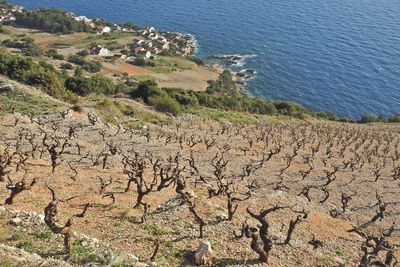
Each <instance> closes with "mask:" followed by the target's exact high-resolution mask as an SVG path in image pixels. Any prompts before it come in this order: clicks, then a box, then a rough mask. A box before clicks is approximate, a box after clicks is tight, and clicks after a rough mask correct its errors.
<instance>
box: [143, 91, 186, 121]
mask: <svg viewBox="0 0 400 267" xmlns="http://www.w3.org/2000/svg"><path fill="white" fill-rule="evenodd" d="M149 104H151V105H153V106H154V107H155V108H156V110H158V111H161V112H168V113H171V114H173V115H175V116H176V115H178V114H179V113H181V106H180V105H179V103H178V102H177V101H176V100H175V99H173V98H172V97H170V96H168V95H167V94H162V95H159V96H153V97H151V98H150V99H149Z"/></svg>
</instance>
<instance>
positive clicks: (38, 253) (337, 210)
mask: <svg viewBox="0 0 400 267" xmlns="http://www.w3.org/2000/svg"><path fill="white" fill-rule="evenodd" d="M399 129H400V127H398V126H384V125H372V126H360V125H350V124H339V123H321V122H312V123H300V122H299V123H297V124H296V123H295V124H276V123H274V124H272V123H268V122H264V123H260V125H259V126H249V125H230V124H221V123H217V122H214V121H211V120H204V119H199V118H195V117H189V116H183V117H180V118H178V119H176V120H174V122H173V123H172V124H170V125H164V126H162V127H160V126H153V125H148V126H145V127H144V128H143V129H135V130H131V129H124V128H123V127H122V126H119V127H118V126H114V125H109V124H105V123H102V122H101V121H98V120H97V117H96V116H95V115H90V116H88V114H78V113H75V112H73V111H69V112H68V114H63V113H60V114H51V115H47V116H39V117H31V118H28V117H26V116H21V115H19V114H14V115H13V114H9V115H5V116H3V117H2V118H0V155H2V159H3V162H2V161H0V168H1V164H3V166H4V165H6V164H5V160H4V159H5V158H7V157H8V155H12V154H14V155H13V156H12V160H11V161H10V164H8V165H6V167H5V168H4V169H5V173H6V174H5V175H3V179H4V181H3V182H0V198H1V199H3V200H5V199H6V198H7V197H8V196H9V195H10V190H9V188H10V187H12V186H13V185H14V184H15V183H17V182H18V181H22V179H23V178H25V183H26V184H27V185H29V184H30V183H31V181H33V180H36V183H35V184H34V185H32V186H31V188H29V190H24V191H22V192H21V193H20V194H18V195H17V196H16V197H15V199H14V202H13V203H12V204H11V205H3V206H1V207H0V226H1V228H0V255H1V256H2V257H1V259H2V261H3V264H15V265H21V266H24V265H26V266H32V265H39V264H44V265H45V266H46V265H47V266H55V265H59V266H68V265H84V264H89V265H90V264H98V265H108V266H135V265H142V264H144V263H147V264H157V265H159V266H192V265H194V264H195V263H194V252H195V251H196V249H197V247H198V245H199V244H200V242H201V241H202V240H208V241H210V242H211V245H212V248H213V265H215V266H254V265H255V266H257V265H260V266H261V265H262V263H261V262H260V261H259V260H258V256H257V254H256V253H255V252H254V251H253V250H252V249H251V248H250V242H251V240H250V239H249V238H246V237H243V238H237V237H235V235H234V234H233V233H236V234H239V233H240V229H241V227H242V225H243V223H244V222H246V223H247V224H248V225H250V226H254V227H257V225H258V222H257V220H255V219H254V218H252V217H251V216H250V215H249V213H248V212H247V211H246V208H250V210H251V211H253V212H255V213H258V212H259V211H260V210H261V209H262V208H271V207H274V206H276V205H278V206H279V207H284V208H282V209H279V210H277V211H276V212H272V213H270V214H268V216H267V220H268V223H269V237H270V240H271V241H272V243H273V244H274V245H273V247H272V250H271V252H270V257H269V266H358V265H359V264H360V260H361V258H362V256H363V250H362V247H363V244H366V243H365V238H364V237H363V236H362V235H363V234H365V235H369V236H374V237H375V236H377V237H380V236H382V235H383V234H385V233H387V232H388V230H389V229H390V228H391V227H392V225H393V224H394V225H395V226H394V230H393V232H392V233H391V235H390V236H388V237H387V238H386V239H385V241H386V242H387V243H388V246H390V248H388V246H386V247H385V249H383V250H382V251H380V252H379V253H378V254H377V255H376V257H372V258H371V262H372V261H375V260H380V261H381V262H385V257H386V254H387V252H388V251H389V252H393V254H394V256H395V257H400V251H399V250H398V249H397V247H396V245H399V243H400V238H399V232H398V229H397V228H398V225H400V219H399V203H400V183H399V179H400V173H399V172H400V171H399V164H400V149H399V143H400V136H399ZM63 145H64V150H63V151H62V146H63ZM52 146H54V147H55V151H56V153H57V155H56V160H55V162H56V165H55V169H54V172H52V164H51V163H52V162H51V151H50V148H51V147H52ZM61 151H62V153H61ZM14 152H16V153H14ZM53 157H54V156H53ZM141 167H143V174H142V175H141V172H140V170H141V169H140V168H141ZM0 174H1V169H0ZM129 174H130V175H131V178H132V177H133V178H135V177H136V180H135V179H133V178H132V179H131V180H132V181H131V186H130V188H128V189H127V185H128V181H129V179H130V177H129ZM139 177H142V178H143V180H140V179H139ZM163 177H164V178H166V177H167V178H170V180H168V179H167V183H166V185H165V187H162V186H160V184H161V181H162V178H163ZM182 183H183V184H184V186H183V192H184V193H183V194H181V193H180V192H179V190H177V187H178V188H179V186H180V185H182ZM7 185H9V186H8V187H9V188H7V187H6V186H7ZM137 187H140V189H144V190H145V189H149V190H148V193H147V194H146V195H144V197H143V200H142V201H141V203H142V205H139V207H138V208H134V206H135V204H136V202H137V196H138V189H137ZM49 188H51V189H53V190H54V191H55V194H56V197H57V199H59V200H60V202H59V205H58V219H59V220H58V223H59V224H60V225H64V224H65V223H66V221H67V220H68V218H70V217H71V216H72V215H74V214H78V213H81V212H82V210H83V208H84V206H85V205H86V204H88V207H89V208H88V209H87V212H86V214H85V216H84V217H83V218H74V220H73V223H72V226H71V229H72V230H73V231H74V232H75V236H74V242H73V248H72V253H71V254H70V255H69V256H68V255H67V254H66V253H65V250H64V247H63V238H62V236H60V235H56V234H54V233H52V232H51V231H50V229H49V228H48V227H47V226H46V224H45V223H44V222H43V218H44V216H43V214H44V209H45V207H46V206H47V205H48V204H49V202H50V201H51V200H52V194H51V192H50V190H49ZM158 189H159V190H158ZM125 191H126V192H125ZM182 196H185V198H184V199H183V198H182ZM210 196H211V197H210ZM229 199H230V200H233V206H235V205H238V207H237V211H236V213H234V215H233V218H232V220H227V217H228V209H229V208H228V200H229ZM144 207H147V209H148V212H147V218H146V220H145V222H142V221H141V219H142V216H143V214H144V210H145V208H144ZM191 207H192V208H194V210H195V211H196V214H197V215H198V216H199V217H200V218H201V219H202V220H204V222H205V226H204V236H203V238H200V237H199V235H200V232H199V220H198V219H196V218H195V216H194V214H193V212H191V210H190V208H191ZM305 214H307V216H305ZM375 217H377V218H375ZM296 219H298V223H297V224H296V227H295V229H294V231H293V234H292V235H291V239H290V242H289V244H286V245H282V244H281V243H282V242H283V241H284V240H285V239H286V237H287V231H288V228H289V224H290V222H291V221H292V222H294V221H296ZM396 227H397V228H396ZM352 229H353V231H351V230H352ZM354 229H356V230H357V231H354ZM357 232H359V233H357ZM317 241H318V242H317ZM158 242H159V243H160V247H159V251H158V253H157V255H156V257H155V259H154V262H153V263H151V261H150V258H151V256H152V254H153V252H154V249H155V246H156V244H157V243H158ZM312 244H319V246H316V247H314V246H313V245H312ZM385 244H386V243H385ZM369 250H371V249H369ZM21 255H22V256H21ZM136 257H137V258H136ZM20 258H21V259H25V258H26V260H21V261H20V260H17V259H20ZM3 259H5V260H3ZM137 260H138V261H137ZM0 262H1V261H0ZM39 262H40V263H39ZM138 262H141V263H138ZM395 264H396V261H395V260H392V261H391V263H390V264H388V265H387V266H389V265H391V266H395ZM5 266H10V265H5ZM11 266H13V265H11Z"/></svg>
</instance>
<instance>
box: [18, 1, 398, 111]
mask: <svg viewBox="0 0 400 267" xmlns="http://www.w3.org/2000/svg"><path fill="white" fill-rule="evenodd" d="M12 2H13V3H16V4H19V5H22V6H24V7H25V8H36V7H59V8H63V9H66V10H69V11H73V12H75V13H76V14H79V15H86V16H88V17H102V18H105V19H107V20H111V21H114V22H118V23H119V22H126V21H133V22H135V23H136V24H138V25H140V26H149V25H151V26H156V27H157V28H159V29H163V30H170V31H179V32H184V33H191V34H193V35H194V36H195V37H196V39H197V40H198V46H199V50H198V55H199V56H200V57H203V58H208V57H209V56H212V55H233V54H239V55H242V56H245V61H244V62H241V65H239V66H236V68H237V69H238V68H239V69H240V68H251V69H255V70H256V71H257V74H256V76H255V77H254V78H252V79H251V80H249V81H248V84H247V87H246V89H247V90H248V91H249V92H250V94H252V95H255V96H263V97H266V98H268V99H282V100H290V101H295V102H299V103H301V104H303V105H305V106H307V107H309V108H312V109H314V110H326V111H331V112H335V113H337V114H338V115H339V116H349V117H352V118H359V117H360V116H361V115H362V114H365V113H375V114H384V115H390V114H394V113H400V15H399V14H400V1H399V0H379V1H377V0H329V1H321V0H279V1H278V0H246V1H239V0H233V1H232V0H219V1H210V0H169V1H162V0H147V1H134V0H113V1H109V0H96V1H93V0H56V1H55V0H14V1H12Z"/></svg>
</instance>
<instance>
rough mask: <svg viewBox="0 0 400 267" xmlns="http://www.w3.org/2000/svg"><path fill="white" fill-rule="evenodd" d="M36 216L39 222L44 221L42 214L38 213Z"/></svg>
mask: <svg viewBox="0 0 400 267" xmlns="http://www.w3.org/2000/svg"><path fill="white" fill-rule="evenodd" d="M37 218H38V220H39V222H40V223H45V222H44V215H43V214H39V215H38V216H37Z"/></svg>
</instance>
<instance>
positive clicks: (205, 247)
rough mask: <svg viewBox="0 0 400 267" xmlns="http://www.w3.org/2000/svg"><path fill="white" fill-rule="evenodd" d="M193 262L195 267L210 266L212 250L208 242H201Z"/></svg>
mask: <svg viewBox="0 0 400 267" xmlns="http://www.w3.org/2000/svg"><path fill="white" fill-rule="evenodd" d="M194 257H195V262H196V264H197V265H211V264H212V262H211V261H212V249H211V244H210V242H209V241H203V242H201V244H200V246H199V248H198V249H197V251H196V253H195V255H194Z"/></svg>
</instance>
